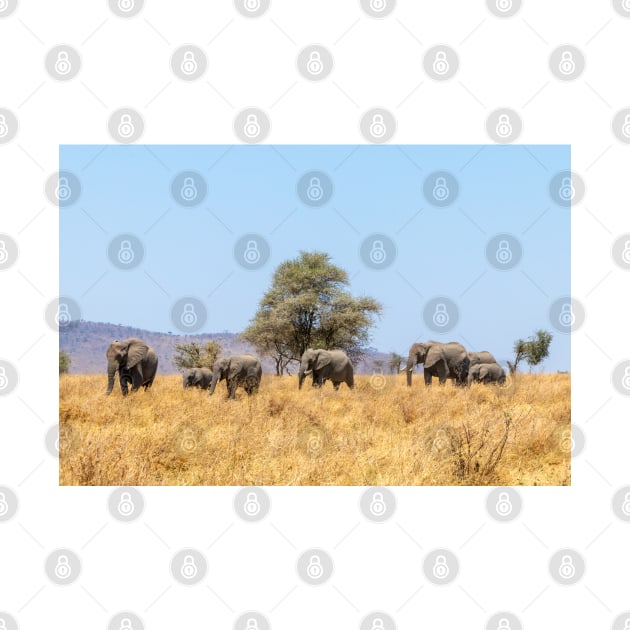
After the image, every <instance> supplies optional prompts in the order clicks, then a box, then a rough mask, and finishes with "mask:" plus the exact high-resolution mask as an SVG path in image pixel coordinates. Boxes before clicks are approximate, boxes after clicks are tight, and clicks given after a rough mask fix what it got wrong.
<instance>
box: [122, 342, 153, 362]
mask: <svg viewBox="0 0 630 630" xmlns="http://www.w3.org/2000/svg"><path fill="white" fill-rule="evenodd" d="M148 351H149V346H147V344H146V343H144V342H143V341H140V340H139V339H138V340H136V341H132V342H130V343H129V350H128V351H127V367H129V368H132V367H133V366H134V365H137V364H138V363H140V361H142V360H143V359H144V358H145V357H146V356H147V352H148Z"/></svg>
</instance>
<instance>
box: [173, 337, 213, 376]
mask: <svg viewBox="0 0 630 630" xmlns="http://www.w3.org/2000/svg"><path fill="white" fill-rule="evenodd" d="M219 354H221V344H220V343H219V342H217V341H209V342H208V343H206V344H204V345H199V344H198V343H195V342H194V341H191V342H190V343H176V344H175V355H174V356H173V365H175V367H176V368H177V369H178V370H182V369H186V368H195V367H207V368H210V369H212V367H213V366H214V362H215V361H216V359H217V357H218V356H219Z"/></svg>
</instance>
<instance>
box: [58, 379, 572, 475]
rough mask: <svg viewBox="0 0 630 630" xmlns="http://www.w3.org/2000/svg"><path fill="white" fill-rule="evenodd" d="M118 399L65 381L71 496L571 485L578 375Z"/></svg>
mask: <svg viewBox="0 0 630 630" xmlns="http://www.w3.org/2000/svg"><path fill="white" fill-rule="evenodd" d="M105 387H106V377H105V375H93V376H92V375H90V376H81V375H64V376H62V377H60V389H59V435H60V440H59V446H60V471H59V480H60V484H62V485H77V484H79V485H568V484H570V479H571V468H570V467H571V452H570V449H571V434H570V422H571V393H570V387H571V384H570V376H569V375H568V374H537V375H532V374H518V375H516V378H515V379H509V382H508V385H507V386H505V387H497V386H485V385H481V384H478V385H473V386H472V387H470V388H457V387H454V386H452V385H451V384H450V383H449V384H447V385H445V386H437V385H434V386H433V387H431V388H425V386H424V383H423V382H422V377H421V375H420V377H419V376H418V375H416V376H415V378H414V383H413V387H411V388H407V387H406V385H405V380H404V375H398V376H380V375H377V376H373V377H370V376H358V377H356V386H355V389H354V391H350V390H349V389H347V387H346V386H345V385H344V386H342V388H341V389H340V390H339V391H338V392H335V391H334V390H333V388H332V385H331V384H330V383H326V385H325V386H324V387H323V388H322V389H321V390H318V389H314V388H312V387H310V384H307V385H306V386H305V387H304V388H303V389H302V390H301V391H298V388H297V377H280V378H279V377H274V376H267V375H265V376H264V377H263V381H262V384H261V387H260V392H259V393H258V395H256V396H252V397H248V396H247V395H246V394H245V392H244V391H243V390H242V389H239V390H238V391H237V400H227V399H226V389H225V383H221V384H220V385H219V386H218V387H217V391H216V392H215V394H214V396H212V397H209V396H208V394H207V392H205V391H200V390H185V391H184V390H183V389H182V385H181V378H180V377H178V376H158V377H157V378H156V380H155V383H154V385H153V388H152V389H150V390H148V391H147V392H144V391H139V392H136V393H134V394H132V395H129V396H127V397H126V398H123V397H122V396H121V393H120V388H119V387H118V386H117V388H116V389H115V390H114V393H113V394H112V395H111V396H109V397H106V396H105V395H104V391H105Z"/></svg>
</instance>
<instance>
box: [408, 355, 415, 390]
mask: <svg viewBox="0 0 630 630" xmlns="http://www.w3.org/2000/svg"><path fill="white" fill-rule="evenodd" d="M414 367H416V357H415V356H411V355H409V358H408V359H407V387H411V377H412V375H413V368H414Z"/></svg>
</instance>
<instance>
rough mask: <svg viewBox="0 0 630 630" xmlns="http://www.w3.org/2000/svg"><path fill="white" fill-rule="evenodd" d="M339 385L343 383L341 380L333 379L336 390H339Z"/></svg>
mask: <svg viewBox="0 0 630 630" xmlns="http://www.w3.org/2000/svg"><path fill="white" fill-rule="evenodd" d="M339 385H341V382H340V381H333V387H334V388H335V391H339Z"/></svg>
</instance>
